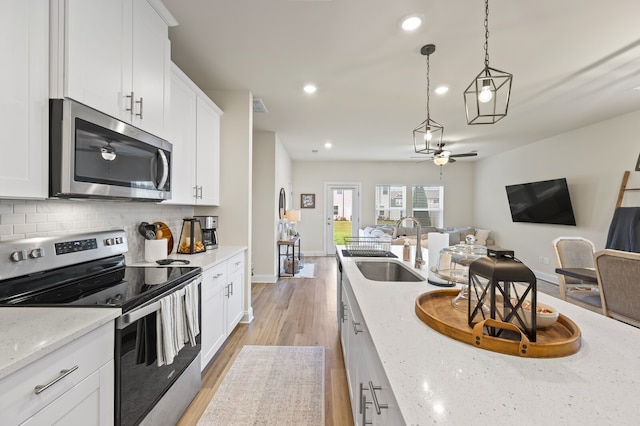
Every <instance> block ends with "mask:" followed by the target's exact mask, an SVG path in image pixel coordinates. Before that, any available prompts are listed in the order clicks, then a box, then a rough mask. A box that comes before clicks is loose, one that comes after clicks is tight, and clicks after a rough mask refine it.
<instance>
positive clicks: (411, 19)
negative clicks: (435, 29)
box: [401, 15, 422, 31]
mask: <svg viewBox="0 0 640 426" xmlns="http://www.w3.org/2000/svg"><path fill="white" fill-rule="evenodd" d="M420 25H422V17H421V16H420V15H410V16H407V17H406V18H404V19H403V20H402V24H401V26H402V29H403V30H405V31H415V30H417V29H418V28H420Z"/></svg>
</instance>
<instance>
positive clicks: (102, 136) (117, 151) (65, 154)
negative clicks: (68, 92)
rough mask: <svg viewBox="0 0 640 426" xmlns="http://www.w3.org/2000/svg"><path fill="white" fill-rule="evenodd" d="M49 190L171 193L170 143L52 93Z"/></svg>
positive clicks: (137, 195) (63, 194)
mask: <svg viewBox="0 0 640 426" xmlns="http://www.w3.org/2000/svg"><path fill="white" fill-rule="evenodd" d="M50 108H51V123H50V126H51V129H50V147H51V160H50V162H51V164H50V168H51V180H50V181H51V194H50V195H51V196H53V197H60V198H115V199H140V200H153V201H161V200H165V199H170V198H171V153H172V145H171V143H169V142H167V141H165V140H163V139H161V138H158V137H156V136H154V135H151V134H149V133H146V132H144V131H142V130H140V129H137V128H135V127H133V126H131V125H129V124H127V123H125V122H122V121H119V120H116V119H115V118H112V117H110V116H108V115H105V114H103V113H101V112H99V111H96V110H94V109H91V108H88V107H86V106H84V105H82V104H79V103H77V102H74V101H72V100H69V99H64V100H62V99H52V100H51V101H50Z"/></svg>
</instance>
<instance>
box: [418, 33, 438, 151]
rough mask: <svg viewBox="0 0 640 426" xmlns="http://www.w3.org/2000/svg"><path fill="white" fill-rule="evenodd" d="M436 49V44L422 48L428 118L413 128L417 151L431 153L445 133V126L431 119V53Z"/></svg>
mask: <svg viewBox="0 0 640 426" xmlns="http://www.w3.org/2000/svg"><path fill="white" fill-rule="evenodd" d="M435 51H436V46H435V45H434V44H426V45H424V46H422V49H420V53H422V54H423V55H425V56H426V57H427V118H426V119H425V120H424V121H423V122H422V123H420V125H418V127H416V128H415V129H413V147H414V149H415V151H416V153H419V154H430V153H431V151H433V149H431V148H430V147H429V145H430V144H431V146H439V145H441V144H442V134H443V133H444V127H442V125H440V124H438V123H437V122H435V121H433V120H432V119H431V112H430V110H429V89H430V81H429V55H431V54H432V53H433V52H435Z"/></svg>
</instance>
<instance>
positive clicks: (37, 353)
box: [0, 246, 247, 379]
mask: <svg viewBox="0 0 640 426" xmlns="http://www.w3.org/2000/svg"><path fill="white" fill-rule="evenodd" d="M246 249H247V248H246V247H242V246H237V247H236V246H220V247H219V248H218V249H215V250H210V251H207V252H205V253H198V254H192V255H188V254H172V255H171V256H169V257H170V258H172V259H187V260H189V261H190V264H189V265H190V266H199V267H201V268H202V269H207V268H210V267H212V266H214V265H216V264H218V263H220V262H223V261H225V260H227V259H229V258H231V257H233V256H235V255H236V254H238V253H241V252H243V251H244V250H246ZM152 265H153V266H158V265H157V264H156V263H144V262H141V263H135V264H131V265H128V266H152ZM174 266H182V265H181V264H174ZM120 314H121V310H120V309H119V308H82V307H70V308H65V307H54V308H37V307H28V308H20V307H2V308H0V342H1V345H0V379H2V378H3V377H6V376H8V375H9V374H11V373H13V372H14V371H17V370H19V369H20V368H23V367H24V366H26V365H28V364H30V363H32V362H34V361H36V360H37V359H39V358H41V357H43V356H45V355H47V354H49V353H51V352H53V351H55V350H56V349H59V348H61V347H62V346H64V345H66V344H67V343H70V342H72V341H73V340H75V339H77V338H79V337H81V336H83V335H85V334H87V333H89V332H90V331H92V330H94V329H96V328H98V327H99V326H101V325H103V324H105V323H107V322H109V321H112V320H114V319H115V318H117V317H118V316H120Z"/></svg>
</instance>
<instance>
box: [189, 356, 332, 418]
mask: <svg viewBox="0 0 640 426" xmlns="http://www.w3.org/2000/svg"><path fill="white" fill-rule="evenodd" d="M198 425H201V426H210V425H225V426H235V425H237V426H244V425H278V426H284V425H309V426H311V425H318V426H323V425H324V347H323V346H244V347H243V348H242V350H241V351H240V353H239V354H238V357H237V358H236V360H235V361H234V363H233V365H232V366H231V368H230V369H229V372H228V373H227V375H226V376H225V378H224V379H223V380H222V383H221V384H220V387H219V388H218V390H217V391H216V393H215V395H214V396H213V399H212V400H211V402H210V403H209V405H208V406H207V409H206V410H205V412H204V414H203V415H202V417H201V418H200V421H199V422H198Z"/></svg>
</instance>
